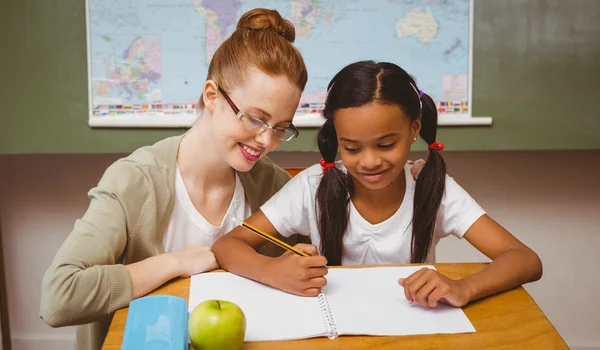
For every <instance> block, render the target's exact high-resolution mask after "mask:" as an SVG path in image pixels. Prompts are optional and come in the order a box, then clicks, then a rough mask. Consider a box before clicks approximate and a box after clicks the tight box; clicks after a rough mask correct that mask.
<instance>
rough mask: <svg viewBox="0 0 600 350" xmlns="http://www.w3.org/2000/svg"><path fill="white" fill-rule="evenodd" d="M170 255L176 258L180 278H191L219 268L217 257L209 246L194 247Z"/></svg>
mask: <svg viewBox="0 0 600 350" xmlns="http://www.w3.org/2000/svg"><path fill="white" fill-rule="evenodd" d="M170 254H172V256H173V257H175V260H176V262H177V269H178V276H180V277H189V276H191V275H195V274H197V273H202V272H206V271H212V270H214V269H216V268H218V267H219V265H218V264H217V260H216V259H215V255H214V254H213V252H212V251H211V249H210V247H207V246H203V245H192V246H189V247H187V248H185V249H182V250H180V251H177V252H173V253H170Z"/></svg>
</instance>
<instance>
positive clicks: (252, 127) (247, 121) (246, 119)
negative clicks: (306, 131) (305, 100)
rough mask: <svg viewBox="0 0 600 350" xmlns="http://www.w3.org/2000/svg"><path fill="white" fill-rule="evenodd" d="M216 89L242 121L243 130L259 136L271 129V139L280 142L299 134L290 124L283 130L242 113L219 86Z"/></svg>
mask: <svg viewBox="0 0 600 350" xmlns="http://www.w3.org/2000/svg"><path fill="white" fill-rule="evenodd" d="M218 89H219V91H220V92H221V93H222V94H223V97H225V100H226V101H227V103H229V106H230V107H231V109H232V110H233V112H234V113H235V115H236V117H237V118H238V119H239V120H241V121H242V124H243V125H244V128H246V130H248V131H250V132H253V133H256V134H260V133H262V132H263V131H265V130H267V129H268V128H271V129H273V137H274V138H276V139H278V140H280V141H289V140H291V139H293V138H294V137H297V136H298V135H299V134H300V132H299V131H298V129H296V127H295V126H294V125H293V124H291V123H290V125H288V126H287V127H284V128H283V127H278V126H270V125H269V124H267V123H265V122H263V121H262V120H260V119H258V118H255V117H253V116H250V115H248V114H245V113H243V112H242V111H240V109H239V108H237V106H236V105H235V103H233V101H231V99H230V98H229V96H227V94H226V93H225V91H223V89H221V87H220V86H219V87H218Z"/></svg>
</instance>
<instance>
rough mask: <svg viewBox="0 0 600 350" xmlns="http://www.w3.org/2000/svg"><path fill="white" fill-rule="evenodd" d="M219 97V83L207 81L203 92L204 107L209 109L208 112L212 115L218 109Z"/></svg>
mask: <svg viewBox="0 0 600 350" xmlns="http://www.w3.org/2000/svg"><path fill="white" fill-rule="evenodd" d="M218 96H219V91H218V88H217V83H215V82H214V80H207V81H206V82H205V83H204V90H203V91H202V101H203V102H204V107H205V108H206V109H208V111H209V112H210V113H211V114H212V113H213V112H214V111H215V108H217V97H218Z"/></svg>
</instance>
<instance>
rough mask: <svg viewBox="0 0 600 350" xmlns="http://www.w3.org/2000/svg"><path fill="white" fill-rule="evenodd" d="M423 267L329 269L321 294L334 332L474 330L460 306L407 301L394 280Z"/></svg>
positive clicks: (398, 332) (405, 332) (373, 332)
mask: <svg viewBox="0 0 600 350" xmlns="http://www.w3.org/2000/svg"><path fill="white" fill-rule="evenodd" d="M424 267H425V266H409V267H374V268H357V269H330V270H329V274H327V286H326V287H325V294H326V295H327V300H328V302H329V307H330V309H331V313H332V315H333V320H334V322H335V324H336V327H337V332H338V335H343V334H347V335H349V334H355V335H359V334H360V335H389V336H393V335H411V334H435V333H465V332H475V328H474V327H473V325H472V324H471V322H470V321H469V319H468V318H467V316H466V315H465V313H464V312H463V311H462V309H461V308H456V307H452V306H447V305H441V304H440V305H438V306H437V307H435V308H433V309H427V308H424V307H421V306H419V305H417V303H413V304H409V303H408V301H407V300H406V297H405V296H404V290H403V288H402V287H401V286H400V285H399V284H398V279H400V278H402V277H404V278H405V277H408V276H410V275H411V274H412V273H414V272H416V271H417V270H419V269H422V268H424ZM427 267H428V268H431V269H433V266H427Z"/></svg>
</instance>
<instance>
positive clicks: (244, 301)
mask: <svg viewBox="0 0 600 350" xmlns="http://www.w3.org/2000/svg"><path fill="white" fill-rule="evenodd" d="M211 299H218V300H225V301H231V302H234V303H235V304H237V305H238V306H239V307H240V308H241V309H242V311H243V312H244V315H245V316H246V338H245V340H246V341H268V340H291V339H304V338H312V337H319V336H325V334H326V328H325V323H324V321H323V317H322V315H321V310H320V309H319V302H318V300H317V298H316V297H301V296H297V295H292V294H288V293H285V292H282V291H280V290H278V289H274V288H271V287H268V286H265V285H263V284H260V283H257V282H254V281H252V280H249V279H246V278H243V277H240V276H237V275H233V274H231V273H228V272H214V273H203V274H198V275H194V276H192V278H191V282H190V298H189V303H188V310H189V312H192V310H193V309H194V308H195V307H196V306H197V305H198V304H200V303H201V302H203V301H205V300H211Z"/></svg>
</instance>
